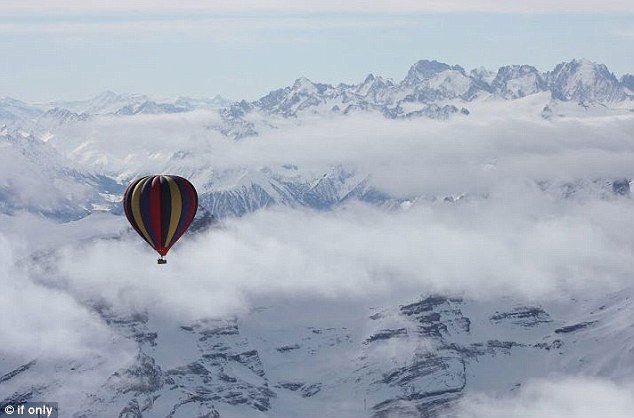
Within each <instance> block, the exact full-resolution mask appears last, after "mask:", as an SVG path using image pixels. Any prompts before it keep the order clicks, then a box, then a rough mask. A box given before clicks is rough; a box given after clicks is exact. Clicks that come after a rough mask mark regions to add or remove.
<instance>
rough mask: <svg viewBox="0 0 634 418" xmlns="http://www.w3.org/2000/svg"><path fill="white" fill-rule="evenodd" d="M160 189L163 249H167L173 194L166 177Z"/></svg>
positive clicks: (162, 180)
mask: <svg viewBox="0 0 634 418" xmlns="http://www.w3.org/2000/svg"><path fill="white" fill-rule="evenodd" d="M159 187H160V192H161V247H167V233H168V232H169V227H170V218H171V216H172V194H171V192H170V185H169V183H168V181H167V178H166V176H161V177H160V179H159Z"/></svg>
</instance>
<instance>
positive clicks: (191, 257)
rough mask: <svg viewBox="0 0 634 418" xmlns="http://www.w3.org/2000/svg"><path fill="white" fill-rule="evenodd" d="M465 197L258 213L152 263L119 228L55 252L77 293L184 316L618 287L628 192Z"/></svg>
mask: <svg viewBox="0 0 634 418" xmlns="http://www.w3.org/2000/svg"><path fill="white" fill-rule="evenodd" d="M516 192H517V194H513V195H512V196H510V197H493V198H490V199H487V200H482V201H473V202H470V203H469V202H467V203H464V204H457V205H451V204H429V205H427V204H420V205H417V206H414V207H412V208H410V209H409V210H403V211H396V212H389V211H385V210H383V209H377V208H373V207H369V206H366V205H361V204H353V205H349V206H346V207H344V208H341V209H339V210H336V211H333V212H325V213H322V212H313V211H306V210H294V209H277V210H264V211H260V212H258V213H255V214H252V215H249V216H246V217H243V218H240V219H234V220H227V221H226V222H225V224H224V226H223V228H220V229H216V230H212V231H210V232H208V233H206V234H203V235H198V236H193V237H184V238H183V239H182V242H179V243H177V244H176V246H175V247H174V249H173V250H172V251H171V252H170V255H169V256H168V259H169V262H168V264H167V265H166V266H157V265H156V264H155V262H154V258H155V254H153V252H152V251H151V249H150V248H148V247H147V245H146V244H145V243H143V242H142V240H141V239H140V238H138V237H137V236H136V235H134V234H133V233H131V234H130V235H127V236H126V238H125V239H123V240H108V241H105V242H103V241H96V242H94V243H92V244H85V243H84V244H82V245H81V247H78V246H75V245H71V246H67V247H66V248H64V249H62V251H61V252H60V253H59V254H58V256H57V258H56V265H57V268H58V269H59V272H58V274H59V276H60V277H64V278H65V280H66V282H67V286H68V290H69V291H70V292H71V293H72V294H74V295H76V297H77V298H78V299H79V300H82V299H83V300H95V299H97V300H98V299H99V298H103V299H104V300H106V301H108V302H110V303H112V304H113V305H115V307H116V308H117V309H122V310H134V309H137V308H139V307H140V308H148V309H150V310H152V309H153V307H157V306H160V312H159V314H160V315H167V316H169V317H174V318H180V319H181V320H183V321H188V320H192V319H195V318H198V317H208V316H211V317H213V316H222V315H226V314H241V313H244V312H246V311H248V310H249V309H250V308H252V306H251V302H250V301H251V300H252V299H254V298H255V299H256V300H257V299H258V298H260V297H272V298H274V297H281V298H285V297H305V298H313V299H320V298H325V299H337V300H366V301H368V300H374V299H381V300H382V301H383V303H386V302H385V300H397V301H399V302H402V301H403V300H409V298H410V297H411V295H412V294H418V293H421V292H422V293H441V294H453V295H465V296H467V297H470V298H474V299H480V300H494V299H495V298H497V297H501V296H505V295H514V296H516V297H519V298H525V299H532V300H535V299H543V300H547V299H549V298H551V297H558V295H560V294H561V293H562V292H565V293H574V292H575V291H582V290H587V289H594V290H595V291H599V290H601V291H608V290H618V289H621V288H623V287H626V286H628V283H629V282H630V278H631V276H632V274H634V267H633V266H634V261H633V258H634V254H633V252H632V248H634V226H632V225H631V224H630V223H624V222H623V221H622V220H623V219H626V218H627V216H628V213H629V212H628V211H629V210H630V209H629V203H630V201H629V200H626V199H618V200H613V201H602V200H592V201H589V202H586V203H584V204H579V203H577V202H574V201H570V202H561V201H559V200H558V199H552V198H549V197H548V196H544V195H543V193H541V192H540V191H535V190H531V189H530V188H527V189H521V190H516Z"/></svg>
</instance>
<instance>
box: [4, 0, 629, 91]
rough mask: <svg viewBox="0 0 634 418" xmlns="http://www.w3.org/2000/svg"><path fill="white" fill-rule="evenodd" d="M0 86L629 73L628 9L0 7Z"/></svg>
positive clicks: (178, 85) (126, 86)
mask: <svg viewBox="0 0 634 418" xmlns="http://www.w3.org/2000/svg"><path fill="white" fill-rule="evenodd" d="M0 57H2V58H1V60H0V97H2V96H11V97H15V98H19V99H22V100H26V101H46V100H53V99H63V100H67V99H80V98H87V97H90V96H94V95H96V94H98V93H100V92H102V91H104V90H113V91H116V92H136V93H147V94H152V95H164V96H177V95H188V96H196V97H198V96H212V95H215V94H220V95H222V96H225V97H228V98H231V99H241V98H246V99H255V98H257V97H260V96H262V95H264V94H266V93H267V92H268V91H270V90H272V89H275V88H278V87H283V86H286V85H289V84H291V83H292V82H293V80H295V79H296V78H297V77H300V76H305V77H308V78H310V79H311V80H313V81H319V82H327V83H338V82H347V83H357V82H360V81H362V80H363V79H364V77H365V76H366V75H367V74H368V73H370V72H372V73H374V74H379V75H383V76H386V77H391V78H393V79H395V80H400V79H402V78H403V77H404V76H405V74H406V73H407V70H408V69H409V67H410V66H411V65H412V64H413V63H414V62H415V61H417V60H419V59H436V60H439V61H444V62H447V63H449V64H460V65H462V66H464V67H465V68H467V69H471V68H474V67H478V66H484V67H487V68H490V69H497V67H499V66H500V65H504V64H532V65H535V66H536V67H537V68H539V69H540V70H544V71H546V70H549V69H551V68H552V67H553V66H554V65H556V64H557V63H559V62H562V61H564V60H570V59H572V58H581V57H585V58H588V59H590V60H593V61H597V62H601V63H604V64H606V65H607V66H608V68H609V69H610V70H611V71H613V72H614V73H615V74H616V75H617V76H619V77H620V76H621V75H622V74H624V73H627V72H629V73H634V10H632V11H629V10H627V9H626V10H624V11H618V10H617V11H611V12H609V13H590V12H588V11H583V12H574V13H564V12H562V11H560V10H555V11H550V12H540V13H527V12H525V11H520V12H516V11H505V12H503V13H500V12H496V11H486V12H477V11H470V10H469V11H464V10H458V11H446V10H441V11H419V10H407V9H404V10H399V11H396V12H394V11H381V10H373V11H371V12H366V13H359V12H353V11H347V10H344V11H337V10H326V11H322V10H319V11H313V12H310V13H307V12H301V11H294V10H287V11H285V12H283V13H279V12H272V11H269V10H264V11H262V10H259V11H254V10H249V9H246V10H241V11H225V12H222V13H213V12H211V11H209V10H202V11H195V12H193V11H179V10H169V11H152V12H149V11H147V10H140V11H126V10H122V11H121V10H114V11H106V12H100V13H94V12H91V11H90V10H88V11H84V10H80V11H79V12H77V13H68V11H66V12H59V13H56V12H51V11H48V12H44V13H42V12H33V11H27V12H24V11H21V10H18V11H9V12H8V13H4V14H2V15H0Z"/></svg>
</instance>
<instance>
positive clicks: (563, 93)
mask: <svg viewBox="0 0 634 418" xmlns="http://www.w3.org/2000/svg"><path fill="white" fill-rule="evenodd" d="M631 77H632V76H631V75H629V74H626V75H624V76H623V77H622V78H621V80H618V79H617V78H616V76H615V75H614V74H612V73H611V72H610V71H609V70H608V69H607V67H606V66H605V65H603V64H596V63H593V62H591V61H589V60H585V59H581V60H576V59H575V60H572V61H571V62H567V63H562V64H559V65H558V66H556V67H555V68H554V69H553V70H552V71H548V72H546V73H544V72H540V71H539V70H537V69H536V68H535V67H532V66H530V65H510V66H503V67H501V68H500V69H499V70H498V71H497V73H492V72H489V71H487V70H484V69H480V70H472V71H471V72H470V73H467V72H466V71H465V69H464V68H462V67H461V66H459V65H448V64H445V63H441V62H438V61H429V60H421V61H418V62H417V63H415V64H414V65H413V66H412V67H411V68H410V70H409V71H408V73H407V76H406V77H405V78H404V79H403V80H402V81H400V82H398V83H397V82H394V81H392V80H386V79H384V78H382V77H378V76H375V75H373V74H370V75H368V76H367V77H366V79H365V80H364V81H363V82H362V83H360V84H358V85H346V84H339V85H337V86H332V85H329V84H323V83H313V82H311V81H310V80H308V79H306V78H299V79H297V80H296V81H295V83H294V84H293V85H292V86H289V87H285V88H282V89H278V90H274V91H272V92H271V93H269V94H267V95H266V96H264V97H262V98H261V99H258V100H256V101H254V102H250V103H249V102H246V101H241V102H238V103H235V104H233V105H232V106H231V107H230V108H228V109H227V110H225V112H224V116H225V117H226V118H227V119H228V120H230V119H235V118H240V117H242V116H244V115H245V114H247V113H249V112H252V111H254V110H259V111H264V112H267V113H272V114H275V115H280V116H283V117H290V116H297V115H298V114H299V113H301V112H304V111H313V112H322V111H329V112H341V113H344V114H347V113H349V112H352V111H356V110H376V111H379V112H381V113H382V114H384V115H385V116H386V117H390V118H399V117H413V116H417V115H416V114H414V113H413V112H412V111H411V110H408V108H410V107H411V104H415V103H417V104H425V105H430V104H436V105H439V106H445V108H444V109H442V111H438V110H437V111H436V112H429V111H428V112H426V113H425V116H428V117H435V118H441V119H443V118H447V117H449V116H451V115H452V114H456V113H459V112H460V113H463V114H468V113H469V112H468V109H466V108H464V107H462V108H458V107H457V106H456V103H454V102H452V101H455V100H458V101H459V102H461V103H468V102H470V101H473V100H476V99H478V98H484V97H491V96H493V97H497V98H501V99H505V100H512V99H518V98H522V97H525V96H528V95H532V94H536V93H540V92H551V94H552V98H553V99H555V100H561V101H575V102H579V103H614V102H619V101H626V100H627V101H632V100H634V92H633V91H632V87H631V84H632V81H631ZM418 111H420V109H418Z"/></svg>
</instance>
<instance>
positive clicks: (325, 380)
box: [0, 289, 634, 417]
mask: <svg viewBox="0 0 634 418" xmlns="http://www.w3.org/2000/svg"><path fill="white" fill-rule="evenodd" d="M632 296H634V294H633V293H632V289H628V290H627V291H623V292H619V293H614V294H605V295H593V296H591V297H583V298H580V297H579V295H568V296H565V297H564V296H562V297H560V298H556V299H554V300H548V301H545V302H544V303H539V302H532V303H529V304H527V302H526V301H524V300H513V299H511V298H509V299H505V300H498V301H495V302H486V303H484V302H477V301H471V300H468V299H462V298H458V297H445V296H440V295H424V296H422V297H418V298H412V299H411V300H408V301H403V304H401V305H398V306H381V307H374V308H371V309H368V308H364V307H362V306H359V305H357V304H354V303H335V302H328V301H320V300H317V301H314V302H313V305H311V304H307V302H306V301H305V302H302V303H297V302H294V301H292V300H278V301H276V303H275V304H273V305H269V306H260V307H258V308H256V309H253V310H252V311H251V312H250V313H248V314H244V315H242V316H239V317H229V318H206V319H200V320H195V321H191V322H183V323H173V322H171V321H169V320H168V319H167V318H162V317H161V316H160V314H148V313H147V312H143V311H142V312H137V313H131V314H117V313H116V312H114V311H112V310H111V309H109V308H108V307H106V306H94V307H92V308H91V309H94V310H95V311H96V313H97V314H98V315H99V316H100V317H101V318H102V319H103V321H104V322H105V323H106V324H107V325H108V327H109V328H110V329H111V330H112V332H113V333H114V335H116V337H115V338H114V339H113V341H112V344H114V346H113V347H112V349H114V350H116V346H117V345H120V346H121V347H122V349H123V347H126V348H127V347H128V346H129V345H132V346H134V347H136V348H135V349H134V350H135V351H136V354H135V355H134V357H133V358H132V359H131V360H130V361H129V364H127V365H126V366H125V367H122V368H119V369H113V370H111V375H110V377H108V378H107V379H106V380H104V381H102V382H101V383H100V387H99V388H98V389H97V390H96V391H92V390H81V391H79V392H78V393H75V394H73V395H74V396H75V397H76V399H77V402H75V404H74V405H73V408H72V409H64V414H65V415H67V416H71V415H72V416H78V417H84V416H85V417H88V416H123V417H164V416H170V417H192V416H197V417H203V416H204V417H237V416H240V417H267V416H303V417H323V416H350V417H370V416H372V417H387V416H401V417H421V416H424V417H435V416H447V414H448V413H449V412H450V411H451V409H452V408H454V407H455V406H456V405H457V404H458V403H459V402H460V399H461V397H462V396H464V395H465V394H466V393H469V392H472V391H499V392H507V393H508V392H512V391H514V390H516V389H517V388H518V387H519V386H521V385H522V383H523V382H524V381H526V380H527V379H530V378H539V377H542V378H547V377H550V376H553V375H557V374H566V375H578V374H580V373H582V374H583V375H585V376H594V377H610V378H614V379H619V378H628V377H631V375H632V373H634V369H633V365H634V357H633V356H634V354H633V353H634V342H633V340H632V338H631V335H632V332H634V328H633V325H632V324H631V321H629V318H630V317H631V316H632V315H633V314H634V310H633V309H634V308H633V306H632V304H631V303H630V301H631V298H632ZM597 341H601V344H597ZM0 367H2V368H1V369H0V370H1V371H2V373H0V388H1V389H2V390H3V393H5V394H7V395H8V396H7V395H5V397H4V398H2V399H1V400H2V401H4V402H16V401H18V400H19V401H29V400H36V399H42V398H55V399H58V398H57V397H55V396H59V388H58V386H57V384H56V381H60V380H61V381H64V379H71V380H72V379H74V378H75V376H76V375H78V374H81V373H90V372H91V370H93V369H96V368H99V367H101V364H100V361H99V360H97V359H95V361H86V362H75V363H70V364H64V363H54V362H48V363H47V362H44V361H40V360H39V359H24V363H23V364H16V365H15V366H10V365H9V364H7V363H6V361H5V362H2V361H0ZM53 370H54V371H55V372H54V373H53ZM53 376H55V377H53ZM60 407H61V408H63V404H60Z"/></svg>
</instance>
